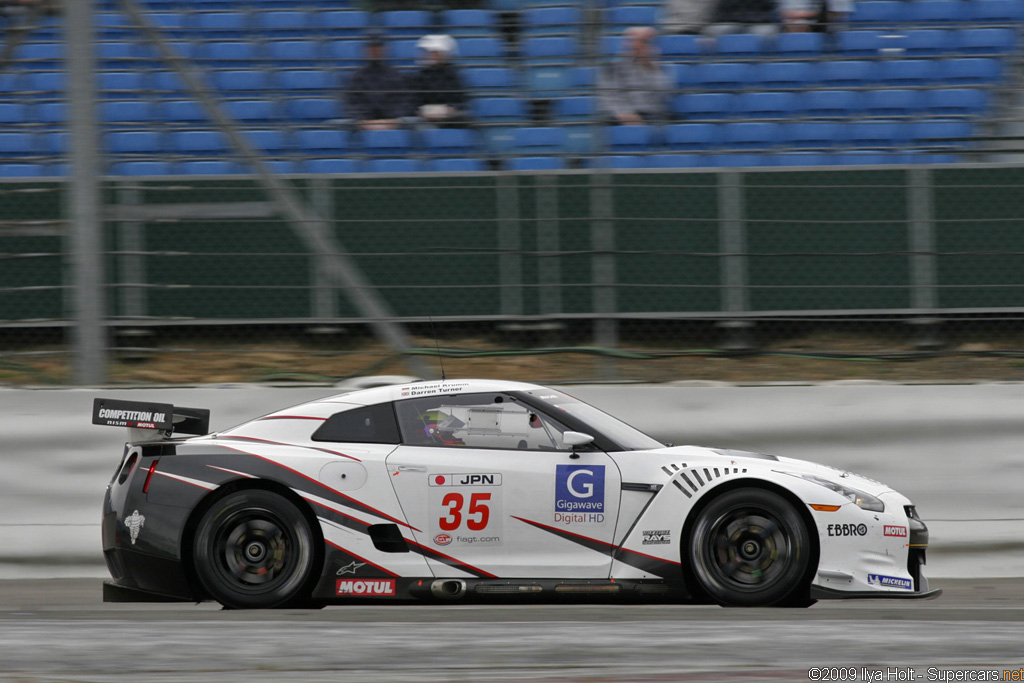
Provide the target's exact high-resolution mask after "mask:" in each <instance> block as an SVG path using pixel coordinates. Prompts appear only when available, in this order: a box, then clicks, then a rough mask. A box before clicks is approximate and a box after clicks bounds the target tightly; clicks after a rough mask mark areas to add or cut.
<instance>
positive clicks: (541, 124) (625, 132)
mask: <svg viewBox="0 0 1024 683" xmlns="http://www.w3.org/2000/svg"><path fill="white" fill-rule="evenodd" d="M97 4H98V5H99V6H100V7H101V11H100V12H99V13H98V15H97V31H96V34H97V38H98V40H99V42H98V44H97V51H96V52H97V57H98V67H99V70H100V73H99V76H98V79H97V92H98V96H99V102H98V107H97V119H98V121H99V123H100V126H101V129H102V140H103V149H104V151H105V153H106V154H107V155H108V157H109V162H110V166H109V170H110V172H111V173H114V174H118V175H132V176H136V175H146V174H155V175H165V174H177V173H181V174H189V175H193V174H200V173H203V174H206V173H213V174H222V173H223V174H237V173H245V172H249V170H250V169H248V168H247V167H245V166H243V165H241V164H240V163H239V162H238V161H237V160H236V158H237V155H235V154H233V153H232V151H231V144H230V142H229V140H228V139H227V137H226V136H225V135H224V134H223V132H221V131H218V130H216V126H215V125H214V123H213V120H212V119H211V118H210V116H209V114H208V112H207V111H206V110H205V109H204V108H203V107H202V106H201V105H200V103H199V102H198V101H197V99H196V98H195V96H194V95H193V94H191V93H189V92H188V89H187V88H186V87H185V84H184V82H183V81H182V79H181V78H180V77H179V76H178V75H177V74H176V73H174V72H173V71H172V70H170V69H169V68H168V66H167V65H165V64H163V63H162V62H161V61H160V60H159V58H158V53H157V51H156V50H155V49H154V48H153V47H152V46H151V45H148V44H147V43H146V40H145V39H144V37H143V35H142V34H141V33H140V32H139V31H137V30H136V28H135V27H133V26H132V25H131V23H130V22H129V21H128V19H127V17H126V16H125V15H124V14H122V13H121V12H120V10H119V8H118V6H117V4H116V3H113V2H109V1H108V0H101V2H98V3H97ZM144 5H145V6H146V7H148V9H149V11H148V13H147V14H146V17H147V18H148V20H149V21H150V22H151V24H152V25H153V26H155V27H157V28H158V29H159V30H160V31H162V32H163V34H164V35H165V36H166V38H167V39H168V40H169V41H170V45H171V46H172V47H173V49H174V50H175V51H176V52H177V53H178V54H179V55H181V56H183V57H186V58H188V59H191V60H194V63H195V65H196V66H197V67H199V69H200V73H201V75H202V77H203V79H204V81H205V85H206V86H207V87H208V88H209V89H210V91H211V92H212V93H213V94H214V95H215V96H216V97H217V98H218V99H219V100H220V103H221V106H222V111H223V113H224V114H226V115H227V117H228V118H229V119H231V120H232V121H234V122H235V123H236V124H238V125H239V126H241V128H242V130H243V132H244V134H245V136H246V138H247V139H248V140H249V142H250V144H251V145H252V146H253V147H254V148H255V149H257V150H260V151H262V152H263V153H264V154H265V155H266V158H267V159H268V160H269V161H270V162H271V166H272V168H274V169H275V170H277V171H280V172H288V173H291V172H309V173H359V172H368V173H405V172H472V171H479V170H484V169H490V168H496V167H497V168H505V169H508V170H518V171H533V170H551V169H558V168H569V167H577V166H582V167H590V168H614V169H631V168H675V167H679V168H690V167H698V168H699V167H733V166H737V165H740V166H742V165H744V164H749V165H752V166H763V165H783V166H790V165H800V164H807V165H819V164H824V163H829V164H832V163H837V164H843V165H847V164H863V163H902V162H905V161H912V162H926V163H928V162H936V161H951V160H958V159H962V157H961V156H959V154H958V153H960V152H965V151H970V150H972V149H977V148H978V147H979V146H978V145H976V144H972V142H971V136H972V135H978V134H981V133H983V132H984V126H983V125H982V123H981V122H983V121H984V120H985V119H986V118H989V117H992V115H993V113H994V111H993V103H994V102H995V100H996V97H995V94H996V91H997V89H998V88H1001V87H1005V86H1006V84H1007V77H1008V73H1009V71H1010V65H1011V63H1012V59H1013V58H1014V57H1019V56H1020V50H1021V41H1020V30H1021V28H1022V26H1024V0H969V1H968V0H859V1H858V2H857V3H855V5H854V12H853V14H852V15H851V17H850V22H849V23H850V26H849V27H848V29H847V30H843V31H840V32H838V33H837V34H835V35H834V36H824V35H822V34H819V33H802V34H780V35H778V36H774V37H765V36H761V35H756V34H733V35H723V36H720V37H718V38H716V39H712V38H707V37H701V36H691V35H662V36H659V38H658V47H659V50H660V53H661V59H662V61H663V62H664V66H665V70H666V73H667V74H668V75H669V76H670V78H671V81H672V83H673V84H674V87H675V88H676V90H675V91H674V92H672V93H670V96H669V100H670V113H671V116H672V117H673V120H672V121H668V122H666V125H664V126H638V127H621V128H620V127H613V128H608V129H606V130H605V131H604V132H603V133H600V134H599V132H598V131H599V130H600V126H601V124H602V117H603V112H602V111H601V110H600V105H599V98H598V96H597V93H596V91H595V90H594V88H595V86H596V84H597V80H598V78H597V76H598V71H599V68H600V67H599V66H597V65H598V64H600V63H602V62H603V61H606V60H607V59H610V58H613V57H614V56H616V55H618V54H619V53H620V52H621V48H622V36H621V32H622V30H623V29H624V28H625V27H627V26H631V25H639V24H656V23H657V21H658V20H659V16H660V13H661V5H660V3H654V2H608V3H603V4H599V5H592V4H586V5H584V4H581V3H580V2H578V1H576V0H515V1H514V2H513V1H512V0H510V1H508V2H490V3H487V4H485V6H484V7H483V8H480V9H451V10H445V11H440V12H433V11H427V10H420V9H415V10H412V9H410V10H394V11H385V12H378V13H376V14H371V13H368V12H365V11H362V10H361V9H357V8H356V7H355V5H354V4H352V3H345V2H342V3H338V2H326V0H303V2H295V1H294V0H260V1H259V2H243V1H242V0H146V1H145V2H144ZM501 12H506V14H504V15H502V14H501ZM509 12H511V14H508V13H509ZM592 21H596V23H588V22H592ZM58 22H59V20H58V19H54V18H49V19H47V20H46V21H45V23H44V25H43V26H41V27H39V28H37V29H36V30H35V31H33V32H32V33H31V34H30V35H29V39H28V40H27V42H26V43H24V44H22V45H20V46H19V47H18V48H17V49H16V50H15V51H14V61H13V63H12V64H11V65H10V66H9V67H8V70H7V72H5V73H0V154H3V155H4V163H2V164H0V175H7V176H11V177H29V178H32V177H45V176H52V175H59V174H61V173H64V172H65V168H64V166H63V164H62V163H61V156H62V155H63V154H64V153H65V151H66V149H67V142H66V140H67V133H66V125H67V106H66V103H65V102H64V94H63V93H64V91H65V88H66V87H67V83H66V80H67V79H66V72H65V71H64V64H63V57H64V48H63V42H62V40H61V39H60V33H59V31H58V26H59V23H58ZM371 28H376V29H377V30H380V31H382V32H383V33H384V34H385V35H386V36H388V44H387V53H388V55H389V58H391V59H392V60H393V61H394V62H395V64H396V65H398V66H399V67H400V68H403V69H411V68H414V67H415V65H416V61H417V59H418V58H419V54H418V49H417V47H416V42H417V40H418V38H419V37H420V36H422V35H424V34H425V33H437V32H446V33H450V34H452V35H453V36H454V37H455V38H456V39H457V46H458V48H457V49H458V57H457V60H458V63H459V66H460V70H461V71H460V73H461V77H462V79H463V81H464V83H465V85H466V88H467V90H468V91H469V93H470V95H471V105H470V118H471V120H472V121H473V124H474V129H473V130H469V129H440V130H426V131H412V130H396V131H366V132H363V133H358V134H354V133H350V132H348V130H347V129H346V128H345V123H344V122H345V117H346V112H345V111H344V106H343V102H342V97H341V93H342V91H343V89H344V84H345V82H346V80H347V78H348V76H349V74H350V73H351V72H352V70H353V69H354V68H356V67H358V66H359V65H360V64H361V62H362V60H363V58H364V52H365V40H366V37H367V32H368V31H369V30H370V29H371ZM495 155H497V156H495Z"/></svg>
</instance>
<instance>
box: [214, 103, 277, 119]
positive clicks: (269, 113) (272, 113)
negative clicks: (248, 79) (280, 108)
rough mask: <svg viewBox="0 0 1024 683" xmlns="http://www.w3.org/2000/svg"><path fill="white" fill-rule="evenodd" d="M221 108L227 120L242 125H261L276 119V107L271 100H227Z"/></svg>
mask: <svg viewBox="0 0 1024 683" xmlns="http://www.w3.org/2000/svg"><path fill="white" fill-rule="evenodd" d="M222 106H223V111H224V113H225V114H227V116H228V118H231V119H234V120H235V121H237V122H239V123H243V124H250V123H257V122H258V123H262V122H266V121H272V120H275V119H277V118H278V116H277V105H276V103H274V102H272V101H271V100H228V101H227V102H224V103H223V104H222Z"/></svg>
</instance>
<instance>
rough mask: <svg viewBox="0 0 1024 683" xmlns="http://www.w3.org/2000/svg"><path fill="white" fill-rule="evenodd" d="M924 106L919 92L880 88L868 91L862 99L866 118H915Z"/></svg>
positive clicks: (921, 94)
mask: <svg viewBox="0 0 1024 683" xmlns="http://www.w3.org/2000/svg"><path fill="white" fill-rule="evenodd" d="M924 106H925V101H924V98H923V93H922V91H920V90H909V89H897V88H881V89H878V90H868V91H867V92H866V93H865V98H864V113H865V114H866V115H867V116H886V117H892V116H901V117H903V116H915V115H917V114H920V113H921V112H922V111H923V109H924Z"/></svg>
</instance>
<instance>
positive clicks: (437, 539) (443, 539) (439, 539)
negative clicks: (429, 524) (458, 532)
mask: <svg viewBox="0 0 1024 683" xmlns="http://www.w3.org/2000/svg"><path fill="white" fill-rule="evenodd" d="M451 542H452V537H451V535H450V534H438V535H437V536H434V543H436V544H437V545H448V544H449V543H451Z"/></svg>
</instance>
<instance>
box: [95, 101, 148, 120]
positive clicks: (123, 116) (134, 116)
mask: <svg viewBox="0 0 1024 683" xmlns="http://www.w3.org/2000/svg"><path fill="white" fill-rule="evenodd" d="M97 120H99V122H100V123H148V122H151V121H155V120H156V117H155V112H154V111H153V104H152V103H151V102H147V101H146V100H130V101H120V100H107V101H105V102H100V105H99V109H98V111H97Z"/></svg>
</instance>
